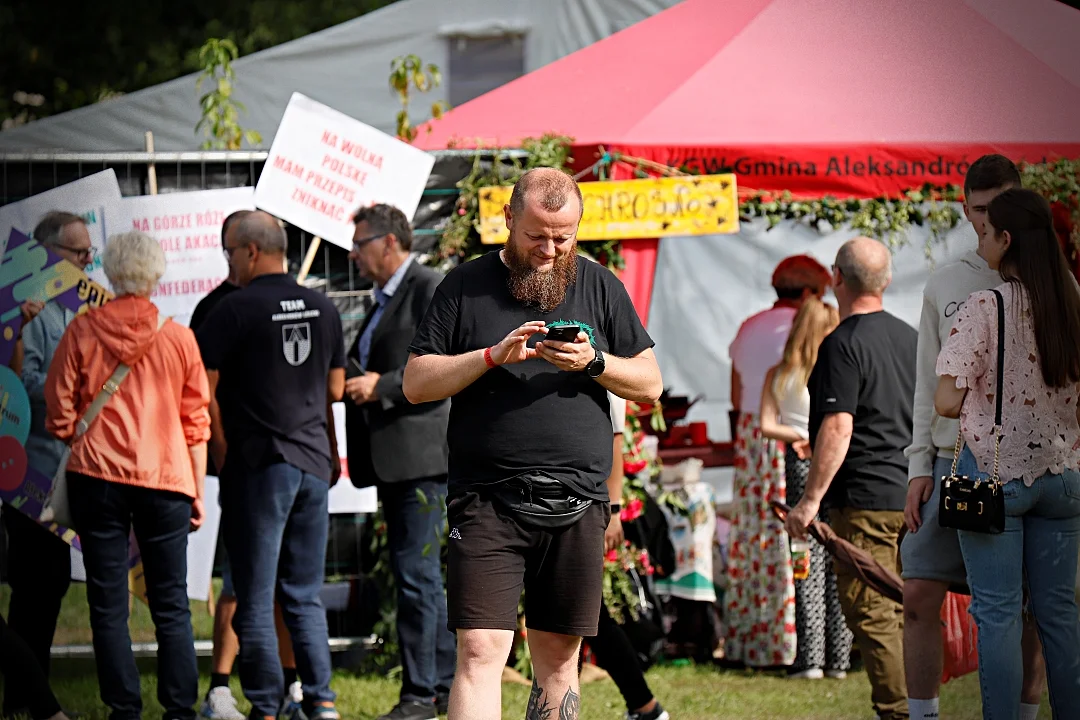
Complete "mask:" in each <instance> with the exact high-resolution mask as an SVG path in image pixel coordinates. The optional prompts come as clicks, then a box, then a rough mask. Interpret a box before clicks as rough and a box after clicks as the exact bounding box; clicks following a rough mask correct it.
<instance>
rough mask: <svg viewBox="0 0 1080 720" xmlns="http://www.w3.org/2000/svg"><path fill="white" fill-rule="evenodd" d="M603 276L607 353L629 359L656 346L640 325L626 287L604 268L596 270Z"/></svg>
mask: <svg viewBox="0 0 1080 720" xmlns="http://www.w3.org/2000/svg"><path fill="white" fill-rule="evenodd" d="M596 269H597V270H599V271H600V272H601V273H604V274H605V275H606V276H607V282H606V285H607V287H606V288H605V290H606V292H605V296H606V299H607V307H605V308H604V315H605V317H604V335H605V337H606V338H607V342H608V349H607V351H608V352H609V353H611V354H612V355H614V356H616V357H622V358H632V357H635V356H637V355H638V354H640V353H642V352H644V351H645V350H648V349H649V348H651V347H652V346H653V345H655V344H656V343H654V342H653V339H652V338H651V337H649V333H648V332H646V330H645V326H644V325H642V324H641V319H640V318H639V317H638V313H637V308H635V307H634V303H633V302H632V301H631V300H630V294H629V293H627V292H626V286H624V285H623V284H622V282H621V281H620V280H619V279H618V278H617V277H615V275H614V274H612V272H611V271H610V270H608V269H606V268H596Z"/></svg>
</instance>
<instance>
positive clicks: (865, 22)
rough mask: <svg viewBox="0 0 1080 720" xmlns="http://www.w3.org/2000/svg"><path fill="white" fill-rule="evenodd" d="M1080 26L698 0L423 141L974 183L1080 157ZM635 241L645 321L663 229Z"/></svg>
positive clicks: (1028, 4)
mask: <svg viewBox="0 0 1080 720" xmlns="http://www.w3.org/2000/svg"><path fill="white" fill-rule="evenodd" d="M1078 37H1080V11H1077V10H1074V9H1072V8H1070V7H1068V6H1066V5H1064V4H1062V3H1059V2H1057V1H1056V0H910V1H909V2H905V3H896V2H884V1H878V2H869V3H868V2H861V1H860V0H684V2H682V3H681V4H679V5H677V6H675V7H673V8H671V9H669V10H666V11H664V12H662V13H660V14H658V15H655V16H653V17H652V18H650V19H648V20H645V21H643V22H641V23H638V24H637V25H634V26H632V27H630V28H628V29H626V30H624V31H622V32H620V33H618V34H616V35H613V36H611V37H609V38H607V39H605V40H602V41H600V42H598V43H596V44H594V45H591V46H589V47H587V48H585V49H583V50H580V51H578V52H576V53H574V54H572V55H569V56H567V57H565V58H563V59H561V60H559V61H557V62H554V63H552V64H550V65H547V66H545V67H543V68H540V69H539V70H536V71H534V72H532V73H529V74H528V75H526V76H524V77H522V78H520V79H518V80H516V81H514V82H512V83H509V84H507V85H505V86H503V87H501V88H499V89H497V90H494V91H492V92H490V93H487V94H486V95H483V96H481V97H479V98H477V99H475V100H473V101H471V102H469V103H466V104H464V105H462V106H460V107H458V108H455V109H454V110H452V111H451V112H450V113H448V114H447V115H446V116H444V117H443V118H442V119H440V120H438V121H433V122H432V123H431V124H430V128H431V132H430V133H428V132H426V131H425V130H424V129H422V130H421V132H420V134H419V136H418V138H417V141H416V143H417V145H419V146H420V147H422V148H425V149H437V148H445V147H447V145H448V144H450V143H452V144H453V145H454V146H455V147H459V148H462V147H464V148H468V147H518V146H520V143H521V140H522V138H526V137H539V136H541V135H543V134H544V133H552V132H554V133H560V134H564V135H568V136H570V137H572V138H574V156H575V160H576V162H577V165H578V166H580V167H587V166H588V165H590V164H591V163H592V162H593V161H594V160H595V159H596V157H597V154H598V149H599V148H600V147H603V148H604V149H606V150H608V151H611V152H619V153H623V154H625V155H630V156H634V157H640V158H645V159H648V160H652V161H655V162H658V163H662V164H664V165H669V166H674V167H679V166H689V167H690V168H693V169H695V170H698V171H701V172H705V173H714V172H722V171H733V172H735V173H736V174H737V176H738V181H739V185H740V191H744V190H789V191H791V192H792V193H795V194H802V195H816V196H821V195H826V194H831V195H836V196H839V197H849V196H856V197H873V196H878V195H881V194H885V193H898V192H902V191H904V190H907V189H909V188H912V187H918V186H921V185H922V184H924V183H926V182H930V183H934V184H939V185H940V184H946V183H954V184H957V185H961V184H962V183H963V176H964V173H965V172H966V170H967V167H968V164H969V163H970V162H971V161H972V160H974V159H975V158H977V157H979V156H980V155H983V154H985V153H988V152H1000V153H1003V154H1005V155H1007V156H1009V157H1011V158H1013V159H1014V160H1017V161H1019V160H1028V161H1041V160H1044V159H1051V158H1055V157H1061V156H1064V157H1070V158H1073V157H1080V43H1078V42H1077V40H1076V39H1077V38H1078ZM616 171H618V168H616ZM615 177H619V175H616V176H615ZM622 177H631V174H630V169H629V168H624V174H623V175H622ZM623 250H624V255H625V257H626V270H625V272H624V273H623V280H624V282H625V283H626V285H627V288H628V290H629V291H630V293H631V297H633V299H634V302H635V305H636V306H637V309H638V312H639V314H641V316H642V318H647V317H648V307H649V300H650V296H651V292H652V277H653V270H654V266H655V259H656V251H657V241H656V240H631V241H627V242H625V243H624V249H623Z"/></svg>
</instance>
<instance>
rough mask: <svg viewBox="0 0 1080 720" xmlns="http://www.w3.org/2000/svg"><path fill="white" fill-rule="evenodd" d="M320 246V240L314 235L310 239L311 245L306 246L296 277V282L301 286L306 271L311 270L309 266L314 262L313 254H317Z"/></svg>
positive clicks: (306, 274)
mask: <svg viewBox="0 0 1080 720" xmlns="http://www.w3.org/2000/svg"><path fill="white" fill-rule="evenodd" d="M321 244H322V238H321V237H319V236H318V235H316V236H315V237H313V238H312V239H311V244H310V245H308V249H307V255H305V256H304V262H303V264H302V265H300V272H299V273H297V275H296V282H298V283H300V284H301V285H303V284H304V279H305V278H306V277H307V276H308V271H309V270H311V264H312V263H313V262H315V253H317V252H319V246H320V245H321Z"/></svg>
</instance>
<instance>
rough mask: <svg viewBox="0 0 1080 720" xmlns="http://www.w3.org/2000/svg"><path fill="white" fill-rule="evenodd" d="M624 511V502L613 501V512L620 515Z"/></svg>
mask: <svg viewBox="0 0 1080 720" xmlns="http://www.w3.org/2000/svg"><path fill="white" fill-rule="evenodd" d="M621 512H622V503H611V514H612V515H618V514H619V513H621Z"/></svg>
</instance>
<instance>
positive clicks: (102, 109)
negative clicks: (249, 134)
mask: <svg viewBox="0 0 1080 720" xmlns="http://www.w3.org/2000/svg"><path fill="white" fill-rule="evenodd" d="M680 1H681V0H544V1H543V2H535V1H534V2H529V1H528V0H401V1H400V2H396V3H394V4H393V5H389V6H387V7H385V8H383V9H381V10H377V11H375V12H372V13H368V14H367V15H363V16H361V17H358V18H356V19H355V20H350V21H349V22H345V23H342V24H340V25H336V26H334V27H331V28H328V29H326V30H323V31H321V32H317V33H313V34H311V35H308V36H306V37H302V38H299V39H297V40H294V41H292V42H288V43H284V44H282V45H279V46H277V47H273V48H270V49H268V50H263V51H261V52H257V53H253V54H251V55H248V56H246V57H242V58H240V59H239V60H237V61H236V63H234V68H235V69H236V75H237V80H236V98H237V99H238V100H239V101H240V102H242V103H244V105H245V106H246V107H247V113H246V114H244V115H242V116H241V124H242V125H243V127H244V128H245V129H252V130H257V131H259V132H260V133H261V134H262V137H263V145H264V147H269V146H270V143H271V142H272V141H273V139H274V132H275V131H276V130H277V126H278V122H279V121H280V120H281V116H282V113H284V111H285V105H286V104H287V103H288V100H289V97H290V96H291V95H292V93H293V92H294V91H300V92H303V93H304V94H305V95H307V96H308V97H311V98H313V99H315V100H318V101H319V102H322V103H325V104H327V105H329V106H331V107H333V108H335V109H337V110H339V111H341V112H343V113H345V114H347V115H350V116H352V117H354V118H356V119H358V120H361V121H363V122H366V123H368V124H369V125H372V126H374V127H377V128H379V129H380V130H383V131H385V132H389V133H393V132H394V126H395V115H396V114H397V112H398V110H400V104H399V102H398V100H397V98H396V97H395V96H394V95H393V94H392V92H391V90H390V88H389V84H388V75H389V72H390V63H391V61H392V60H393V59H394V58H395V57H399V56H401V55H407V54H415V55H418V56H419V57H420V58H421V60H423V61H424V63H435V64H436V65H438V66H439V68H440V69H441V70H442V72H443V76H444V82H443V85H442V87H440V88H438V89H435V90H433V91H432V92H429V93H425V94H422V95H420V96H417V97H416V99H415V100H414V101H413V102H412V108H411V109H412V111H413V113H415V117H414V121H416V122H420V121H423V120H426V119H427V116H426V115H423V113H424V112H425V109H424V108H425V107H430V105H431V103H432V102H434V101H436V100H444V101H452V102H454V103H461V102H465V101H467V100H469V99H471V98H472V97H475V96H476V95H479V94H482V93H483V92H486V91H488V90H492V89H494V88H495V87H497V86H498V85H501V84H503V83H505V82H509V81H510V80H513V79H515V78H517V77H518V76H520V75H523V74H525V73H528V72H531V71H533V70H536V69H537V68H539V67H542V66H544V65H546V64H548V63H550V62H552V61H554V60H557V59H559V58H561V57H563V56H565V55H569V54H570V53H572V52H574V51H576V50H580V49H581V48H583V47H585V46H587V45H591V44H592V43H594V42H596V41H597V40H600V39H602V38H605V37H607V36H608V35H611V34H612V33H615V32H618V31H620V30H622V29H624V28H626V27H629V26H630V25H632V24H634V23H636V22H638V21H640V20H644V19H645V18H647V17H649V16H651V15H654V14H656V13H658V12H660V11H661V10H664V9H666V8H668V7H671V6H672V5H676V4H678V3H679V2H680ZM197 76H198V75H197V74H191V75H185V76H184V77H181V78H177V79H176V80H172V81H169V82H166V83H162V84H160V85H156V86H154V87H150V88H146V89H144V90H139V91H137V92H133V93H131V94H129V95H124V96H121V97H119V98H116V99H113V100H108V101H105V102H100V103H97V104H94V105H89V106H87V107H83V108H79V109H77V110H72V111H70V112H66V113H62V114H60V115H55V116H53V117H49V118H44V119H42V120H38V121H35V122H31V123H28V124H27V125H24V126H22V127H17V128H13V129H11V130H7V131H4V132H0V153H2V152H29V151H43V150H66V151H75V152H107V151H117V150H142V149H143V137H144V133H145V132H146V131H147V130H150V131H152V132H153V133H154V145H155V149H156V150H158V151H186V150H197V149H199V147H200V145H201V142H202V138H201V137H198V136H196V135H195V125H196V123H197V122H198V121H199V117H200V113H199V106H198V94H197V91H196V89H195V81H196V78H197Z"/></svg>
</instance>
